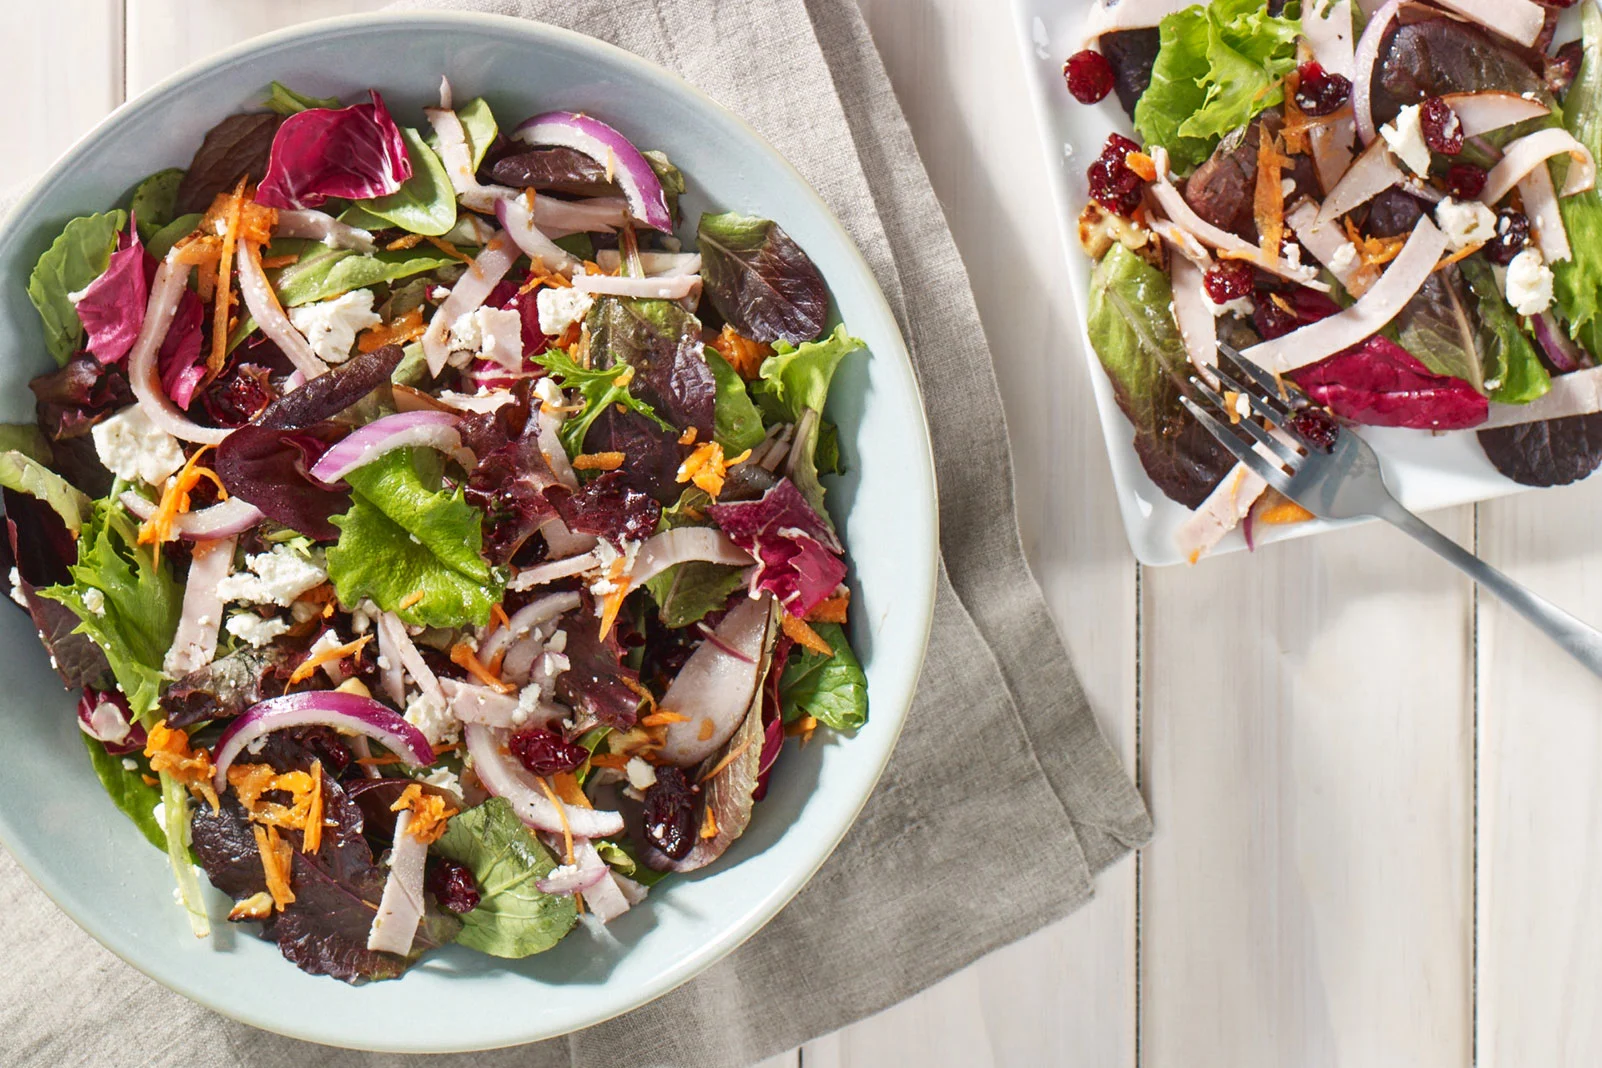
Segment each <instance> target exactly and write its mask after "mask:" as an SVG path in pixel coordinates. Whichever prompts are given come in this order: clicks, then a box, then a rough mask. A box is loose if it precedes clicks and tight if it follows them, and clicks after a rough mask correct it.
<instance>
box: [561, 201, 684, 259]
mask: <svg viewBox="0 0 1602 1068" xmlns="http://www.w3.org/2000/svg"><path fill="white" fill-rule="evenodd" d="M628 218H629V202H628V201H627V200H624V199H623V198H622V197H591V198H589V199H588V200H557V199H556V198H555V197H545V196H541V197H535V198H534V225H535V226H537V227H539V228H540V229H541V230H542V231H543V232H544V233H545V236H546V237H566V236H567V235H568V234H589V233H595V232H597V231H606V232H608V233H609V232H611V231H613V230H616V229H617V228H618V227H620V226H622V225H623V224H624V223H625V222H627V221H628ZM602 254H603V255H604V254H605V253H602ZM664 255H668V254H667V253H664Z"/></svg>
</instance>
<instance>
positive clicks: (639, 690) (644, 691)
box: [622, 675, 656, 719]
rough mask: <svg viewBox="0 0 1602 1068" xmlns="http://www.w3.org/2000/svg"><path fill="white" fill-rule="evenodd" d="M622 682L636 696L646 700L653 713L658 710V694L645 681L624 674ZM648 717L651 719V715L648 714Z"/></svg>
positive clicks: (647, 706)
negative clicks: (641, 681)
mask: <svg viewBox="0 0 1602 1068" xmlns="http://www.w3.org/2000/svg"><path fill="white" fill-rule="evenodd" d="M622 683H623V685H625V686H627V687H628V688H629V689H631V690H633V691H634V693H635V696H637V697H638V698H639V699H640V700H642V701H644V702H645V707H646V708H648V709H650V710H651V712H653V713H654V712H655V711H656V695H655V694H654V693H652V692H651V691H650V689H649V688H647V687H646V686H645V685H644V684H643V683H640V682H636V681H635V680H634V679H631V678H629V677H628V676H627V675H625V676H622ZM646 718H647V719H649V718H650V716H647V717H646Z"/></svg>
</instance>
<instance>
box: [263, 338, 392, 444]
mask: <svg viewBox="0 0 1602 1068" xmlns="http://www.w3.org/2000/svg"><path fill="white" fill-rule="evenodd" d="M404 355H405V354H404V353H403V352H402V351H401V347H400V346H399V345H385V346H384V347H383V348H379V349H374V350H373V351H372V352H364V353H361V354H360V355H358V356H354V357H352V358H351V359H350V360H348V361H346V362H345V363H342V364H340V365H339V366H338V367H335V368H333V369H332V370H330V371H329V372H328V373H327V374H324V375H318V376H317V377H316V378H314V379H312V380H311V381H310V382H307V383H306V384H305V385H303V386H301V387H300V388H299V389H293V390H290V391H289V392H288V393H286V394H284V395H283V396H282V397H279V398H278V399H277V400H275V401H273V402H272V403H271V404H269V405H268V406H267V407H266V408H264V409H262V412H261V414H260V415H258V416H256V419H255V423H256V425H257V426H264V427H274V428H277V429H280V430H290V429H293V428H295V427H303V426H310V425H311V424H313V423H319V422H322V421H323V420H325V419H332V418H333V417H334V416H336V415H338V414H339V413H340V412H342V411H344V410H345V409H346V408H349V407H350V406H351V405H352V404H355V403H356V402H357V401H359V400H361V399H362V398H364V397H366V396H367V395H368V394H369V393H371V392H372V391H373V390H375V389H377V388H378V387H379V386H382V385H384V384H386V383H387V382H388V381H389V376H390V375H392V374H394V373H395V368H396V367H398V366H400V362H401V358H402V356H404Z"/></svg>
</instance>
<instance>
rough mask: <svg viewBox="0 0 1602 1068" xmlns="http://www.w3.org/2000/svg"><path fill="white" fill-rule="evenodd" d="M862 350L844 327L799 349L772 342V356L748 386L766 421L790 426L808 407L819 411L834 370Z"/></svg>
mask: <svg viewBox="0 0 1602 1068" xmlns="http://www.w3.org/2000/svg"><path fill="white" fill-rule="evenodd" d="M862 347H863V343H862V341H861V340H859V339H857V338H854V337H852V336H851V335H850V334H848V333H846V328H845V326H844V325H841V326H837V327H835V328H834V333H832V334H830V335H829V336H828V337H826V338H824V339H823V340H822V341H808V342H805V343H803V344H802V345H801V347H800V348H795V347H793V346H792V345H790V344H789V343H788V342H784V341H778V342H775V343H774V345H773V355H772V356H769V357H768V358H767V359H765V360H763V361H762V367H761V369H760V370H759V372H758V374H759V377H758V379H757V381H756V382H755V383H754V384H753V386H752V389H753V391H754V392H755V393H756V395H757V402H758V403H759V404H761V405H762V410H763V413H764V414H766V415H767V417H768V421H769V422H784V423H794V422H798V421H799V420H800V419H801V413H802V412H804V411H806V410H807V409H808V408H811V409H813V410H815V411H818V412H822V411H823V405H824V403H825V402H826V401H827V400H828V399H829V383H830V381H832V380H833V378H834V372H835V369H836V368H837V367H839V366H840V361H841V360H843V359H845V358H846V357H847V356H849V355H850V354H851V353H853V352H855V351H857V350H858V349H860V348H862Z"/></svg>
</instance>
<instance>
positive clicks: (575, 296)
mask: <svg viewBox="0 0 1602 1068" xmlns="http://www.w3.org/2000/svg"><path fill="white" fill-rule="evenodd" d="M594 303H595V298H594V297H592V296H590V295H589V294H588V293H580V292H579V291H578V290H576V289H572V288H563V289H556V288H553V287H551V286H545V287H542V288H541V289H540V291H539V295H538V296H536V297H535V298H534V307H535V308H536V309H538V310H539V313H540V333H542V334H545V335H547V336H549V337H560V336H562V335H563V334H565V333H566V332H567V328H568V327H570V326H572V325H573V324H574V323H576V322H580V321H581V320H582V319H583V318H584V317H585V316H586V315H588V314H589V312H590V306H591V305H593V304H594Z"/></svg>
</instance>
